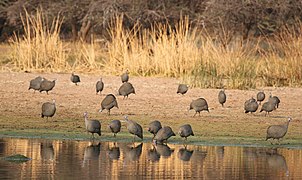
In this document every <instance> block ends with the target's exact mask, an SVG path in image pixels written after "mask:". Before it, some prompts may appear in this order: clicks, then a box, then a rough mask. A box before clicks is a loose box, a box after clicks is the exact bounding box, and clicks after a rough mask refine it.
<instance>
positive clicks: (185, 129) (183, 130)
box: [178, 124, 194, 140]
mask: <svg viewBox="0 0 302 180" xmlns="http://www.w3.org/2000/svg"><path fill="white" fill-rule="evenodd" d="M178 134H179V136H180V137H184V138H185V140H187V137H189V136H194V133H193V130H192V127H191V125H190V124H185V125H182V126H180V127H179V131H178Z"/></svg>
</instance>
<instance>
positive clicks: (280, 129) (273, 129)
mask: <svg viewBox="0 0 302 180" xmlns="http://www.w3.org/2000/svg"><path fill="white" fill-rule="evenodd" d="M291 120H292V118H290V117H289V118H288V120H287V123H286V124H283V125H271V126H269V127H268V128H267V132H266V139H265V140H266V141H267V140H268V139H273V140H274V139H277V140H278V143H279V144H280V141H279V139H281V138H283V137H284V136H285V134H286V133H287V130H288V125H289V123H290V121H291ZM271 144H272V143H271Z"/></svg>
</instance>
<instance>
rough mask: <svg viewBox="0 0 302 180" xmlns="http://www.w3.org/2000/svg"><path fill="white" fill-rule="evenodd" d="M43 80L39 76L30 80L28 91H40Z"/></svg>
mask: <svg viewBox="0 0 302 180" xmlns="http://www.w3.org/2000/svg"><path fill="white" fill-rule="evenodd" d="M43 80H44V78H42V77H41V76H38V77H36V78H35V79H32V80H30V82H29V88H28V90H30V89H33V90H34V92H35V91H36V90H37V91H38V90H40V85H41V82H42V81H43Z"/></svg>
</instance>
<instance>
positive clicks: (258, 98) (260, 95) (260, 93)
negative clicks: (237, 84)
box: [257, 91, 265, 105]
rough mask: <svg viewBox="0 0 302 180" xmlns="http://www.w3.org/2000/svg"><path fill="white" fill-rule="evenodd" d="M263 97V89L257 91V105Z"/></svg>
mask: <svg viewBox="0 0 302 180" xmlns="http://www.w3.org/2000/svg"><path fill="white" fill-rule="evenodd" d="M264 99H265V93H264V92H263V91H259V92H258V93H257V102H259V105H260V104H261V102H262V101H263V100H264Z"/></svg>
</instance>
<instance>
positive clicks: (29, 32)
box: [10, 10, 99, 72]
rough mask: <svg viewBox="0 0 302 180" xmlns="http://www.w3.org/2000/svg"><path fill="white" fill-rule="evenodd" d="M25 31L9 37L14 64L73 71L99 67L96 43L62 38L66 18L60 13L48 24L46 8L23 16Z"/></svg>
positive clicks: (39, 68)
mask: <svg viewBox="0 0 302 180" xmlns="http://www.w3.org/2000/svg"><path fill="white" fill-rule="evenodd" d="M21 19H22V24H23V27H24V28H23V30H24V35H22V36H18V35H17V34H15V35H14V36H13V38H12V40H11V41H10V46H11V49H12V53H11V57H10V59H11V60H12V62H13V64H14V65H15V67H16V68H17V69H18V70H26V71H33V70H34V71H50V72H66V71H68V72H70V71H72V70H83V69H96V68H98V67H99V65H98V64H97V63H96V55H97V53H96V49H97V48H99V47H98V45H95V43H91V44H87V43H83V42H82V43H76V44H70V43H64V42H63V41H62V40H61V38H60V30H61V24H62V21H63V19H62V18H60V16H58V17H57V18H55V19H54V20H53V21H52V22H51V24H50V25H49V23H48V21H47V19H46V18H45V16H44V15H43V10H37V12H36V14H35V15H34V16H31V15H29V14H28V13H27V12H25V17H21Z"/></svg>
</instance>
